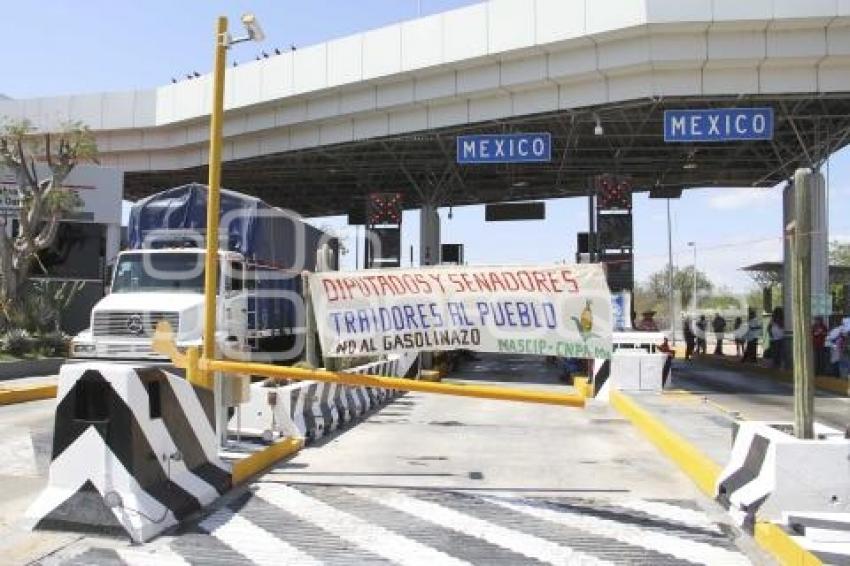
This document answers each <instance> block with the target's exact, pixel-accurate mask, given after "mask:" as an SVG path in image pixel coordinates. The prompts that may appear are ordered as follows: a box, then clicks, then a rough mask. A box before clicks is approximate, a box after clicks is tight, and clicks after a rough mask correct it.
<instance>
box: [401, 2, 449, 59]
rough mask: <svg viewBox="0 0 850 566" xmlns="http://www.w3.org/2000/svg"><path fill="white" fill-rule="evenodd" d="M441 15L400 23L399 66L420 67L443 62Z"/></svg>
mask: <svg viewBox="0 0 850 566" xmlns="http://www.w3.org/2000/svg"><path fill="white" fill-rule="evenodd" d="M442 37H443V16H442V14H436V15H433V16H428V17H426V18H418V19H415V20H409V21H406V22H403V23H402V24H401V68H402V70H404V71H411V70H413V69H422V68H425V67H430V66H433V65H439V64H440V63H442V62H443V42H442Z"/></svg>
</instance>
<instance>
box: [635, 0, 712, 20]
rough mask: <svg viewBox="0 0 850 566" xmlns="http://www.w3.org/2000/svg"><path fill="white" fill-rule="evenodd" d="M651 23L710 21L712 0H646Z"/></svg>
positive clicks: (648, 17)
mask: <svg viewBox="0 0 850 566" xmlns="http://www.w3.org/2000/svg"><path fill="white" fill-rule="evenodd" d="M645 2H646V18H647V21H648V22H649V23H653V24H658V23H661V24H663V23H678V22H710V21H711V20H712V10H711V2H712V0H676V1H675V2H670V0H645Z"/></svg>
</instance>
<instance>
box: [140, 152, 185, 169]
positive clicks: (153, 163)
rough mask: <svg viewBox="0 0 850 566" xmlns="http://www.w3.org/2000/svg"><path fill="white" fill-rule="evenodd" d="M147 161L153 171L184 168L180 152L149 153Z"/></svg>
mask: <svg viewBox="0 0 850 566" xmlns="http://www.w3.org/2000/svg"><path fill="white" fill-rule="evenodd" d="M148 160H149V163H150V168H151V170H153V171H161V170H173V169H182V168H183V167H184V166H185V165H184V163H183V160H184V156H183V152H182V151H151V152H149V153H148Z"/></svg>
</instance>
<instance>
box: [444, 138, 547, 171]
mask: <svg viewBox="0 0 850 566" xmlns="http://www.w3.org/2000/svg"><path fill="white" fill-rule="evenodd" d="M548 161H552V135H551V134H549V133H548V132H544V133H536V134H481V135H473V136H458V137H457V162H458V163H460V164H472V163H534V162H548Z"/></svg>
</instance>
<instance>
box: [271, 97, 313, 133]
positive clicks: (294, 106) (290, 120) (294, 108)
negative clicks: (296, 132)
mask: <svg viewBox="0 0 850 566" xmlns="http://www.w3.org/2000/svg"><path fill="white" fill-rule="evenodd" d="M306 119H307V102H306V101H304V100H293V101H291V102H287V103H285V104H283V105H282V106H279V107H278V108H277V111H276V112H275V124H277V126H278V127H280V126H288V125H290V124H297V123H299V122H303V121H305V120H306Z"/></svg>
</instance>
